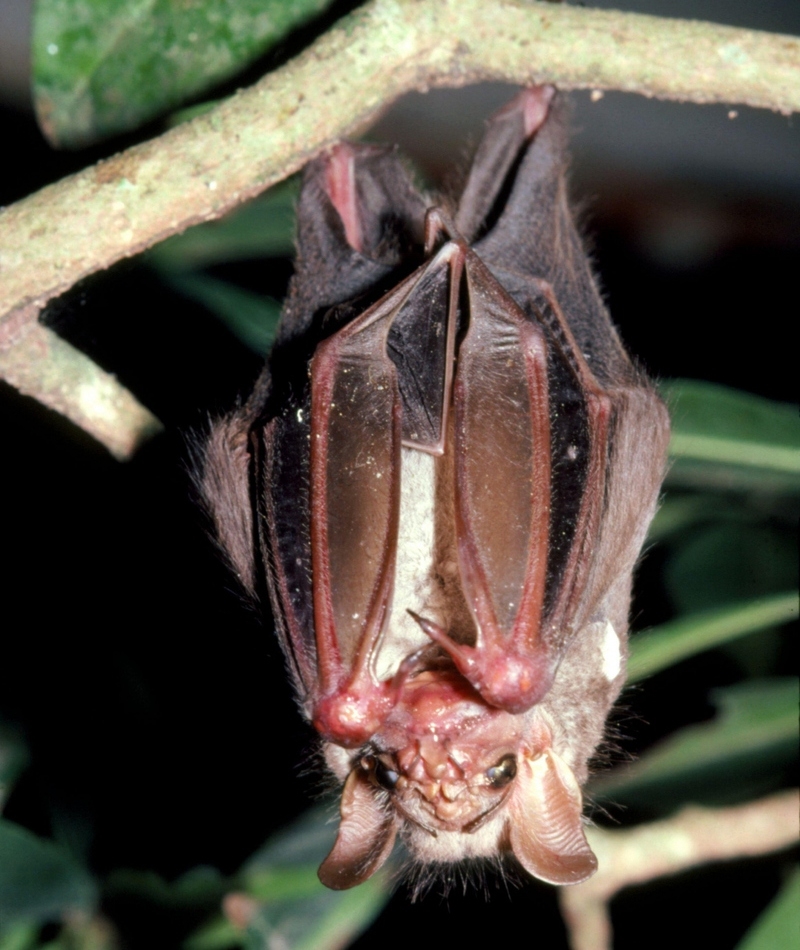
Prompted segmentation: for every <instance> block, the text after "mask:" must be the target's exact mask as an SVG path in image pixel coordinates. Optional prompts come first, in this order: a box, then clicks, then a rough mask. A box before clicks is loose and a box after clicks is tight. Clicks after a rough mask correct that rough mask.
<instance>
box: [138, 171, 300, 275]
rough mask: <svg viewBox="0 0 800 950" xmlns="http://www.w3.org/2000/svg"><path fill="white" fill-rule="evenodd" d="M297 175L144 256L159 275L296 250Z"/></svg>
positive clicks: (282, 255)
mask: <svg viewBox="0 0 800 950" xmlns="http://www.w3.org/2000/svg"><path fill="white" fill-rule="evenodd" d="M297 192H298V185H297V179H290V180H289V181H286V182H281V184H280V185H276V187H274V188H270V189H269V191H268V192H266V194H264V195H262V196H261V197H259V198H256V199H254V200H253V201H249V202H247V204H244V205H242V206H241V207H240V208H237V209H236V210H235V211H233V212H231V214H228V215H226V216H225V217H224V218H220V220H219V221H209V222H208V223H207V224H198V225H197V226H196V227H193V228H190V229H189V230H188V231H185V232H184V233H183V234H179V235H177V237H173V238H169V239H168V240H166V241H163V242H162V243H161V244H159V245H158V246H157V247H155V248H153V249H152V250H151V251H149V252H148V253H147V260H148V261H149V263H151V264H153V265H154V266H155V267H157V268H158V270H159V271H160V272H161V273H162V274H163V273H165V272H169V271H186V270H198V269H200V268H202V267H210V266H211V265H213V264H223V263H228V262H230V261H240V260H257V259H258V258H262V257H291V256H292V255H293V254H294V222H295V213H294V207H295V203H296V201H297Z"/></svg>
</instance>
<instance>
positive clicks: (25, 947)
mask: <svg viewBox="0 0 800 950" xmlns="http://www.w3.org/2000/svg"><path fill="white" fill-rule="evenodd" d="M38 946H39V925H38V924H29V923H23V924H15V925H14V926H13V927H10V928H9V929H8V930H5V931H4V932H3V933H2V934H0V950H35V948H36V947H38Z"/></svg>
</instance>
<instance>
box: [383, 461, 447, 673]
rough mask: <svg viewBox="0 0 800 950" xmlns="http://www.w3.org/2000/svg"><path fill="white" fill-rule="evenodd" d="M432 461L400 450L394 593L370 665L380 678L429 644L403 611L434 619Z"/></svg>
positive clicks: (395, 670) (395, 669) (433, 464)
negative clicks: (374, 661) (376, 655)
mask: <svg viewBox="0 0 800 950" xmlns="http://www.w3.org/2000/svg"><path fill="white" fill-rule="evenodd" d="M435 464H436V459H435V458H434V457H433V456H432V455H429V454H428V453H427V452H419V451H417V450H416V449H406V448H404V449H402V455H401V475H400V527H399V534H398V539H397V560H396V562H395V578H394V597H393V600H392V605H391V611H390V614H389V621H388V623H387V625H386V627H385V628H384V629H385V632H384V637H383V642H382V643H381V646H380V649H379V651H378V657H377V660H376V664H375V672H376V673H377V675H378V678H379V679H380V680H384V679H388V678H389V677H391V676H392V675H393V674H394V673H395V672H397V668H398V666H399V665H400V663H401V662H402V661H403V660H404V659H405V658H406V657H407V656H409V654H411V653H413V652H414V651H415V650H418V649H419V648H420V647H423V646H425V645H426V644H428V643H430V640H429V639H428V637H427V636H426V635H425V634H424V633H423V632H422V630H421V629H420V627H419V625H418V624H417V623H416V622H415V621H414V620H413V619H412V618H411V617H410V616H409V614H408V611H409V610H413V611H415V612H417V613H419V614H421V615H422V616H425V617H429V618H430V619H432V620H435V619H437V618H436V617H435V616H432V614H431V611H430V605H431V603H432V601H433V600H434V597H433V594H434V584H435V581H434V563H433V562H434V500H435V474H436V473H435Z"/></svg>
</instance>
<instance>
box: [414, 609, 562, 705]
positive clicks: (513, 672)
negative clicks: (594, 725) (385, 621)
mask: <svg viewBox="0 0 800 950" xmlns="http://www.w3.org/2000/svg"><path fill="white" fill-rule="evenodd" d="M408 612H409V614H411V616H412V617H413V618H414V620H415V621H416V622H417V623H418V624H419V625H420V627H421V628H422V630H423V631H424V632H425V633H426V634H427V635H428V636H429V637H430V638H431V640H433V641H434V643H438V644H439V646H441V647H442V648H443V649H445V650H446V651H447V653H448V654H449V655H450V657H451V659H452V660H453V662H454V663H455V665H456V668H457V669H458V671H459V673H461V675H462V676H463V677H464V679H466V680H467V681H468V682H469V683H470V685H471V686H472V687H473V688H474V689H475V690H476V691H477V692H478V693H480V695H481V698H482V699H483V700H484V701H485V702H487V703H488V704H489V705H490V706H495V707H496V708H498V709H503V710H505V711H506V712H510V713H514V714H517V713H522V712H526V711H527V710H528V709H530V708H531V706H535V705H536V703H538V702H540V701H541V700H542V699H543V698H544V696H545V695H546V693H547V691H548V690H549V689H550V687H551V685H552V683H553V675H554V670H553V668H552V664H551V663H549V662H548V660H547V657H546V656H544V655H542V654H541V653H540V652H538V651H537V652H532V651H531V652H527V653H525V652H522V651H518V650H515V649H514V648H513V645H505V644H504V645H498V644H497V643H495V642H493V641H491V640H489V639H488V638H487V640H486V641H485V642H482V643H480V642H479V644H478V645H477V646H474V647H471V646H466V645H464V644H462V643H456V642H455V641H454V640H452V639H451V638H450V637H449V636H448V635H447V632H446V631H445V630H444V629H443V628H442V627H440V626H439V625H438V624H436V623H434V622H433V621H431V620H426V619H425V618H424V617H420V615H419V614H416V613H414V611H413V610H409V611H408Z"/></svg>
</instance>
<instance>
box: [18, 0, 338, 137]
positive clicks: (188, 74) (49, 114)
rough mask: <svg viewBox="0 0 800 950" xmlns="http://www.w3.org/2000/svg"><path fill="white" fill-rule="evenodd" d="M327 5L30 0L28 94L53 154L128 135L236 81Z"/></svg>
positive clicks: (277, 0)
mask: <svg viewBox="0 0 800 950" xmlns="http://www.w3.org/2000/svg"><path fill="white" fill-rule="evenodd" d="M329 3H330V0H192V2H190V3H175V2H173V0H102V2H97V3H91V2H87V0H36V5H35V7H34V15H33V53H32V55H33V90H34V100H35V105H36V112H37V115H38V116H39V122H40V124H41V126H42V129H43V131H44V133H45V135H46V136H47V137H48V139H49V140H50V141H51V142H52V143H53V144H54V145H58V146H66V147H70V148H75V147H80V146H83V145H87V144H89V143H91V142H95V141H97V140H99V139H101V138H104V137H106V136H109V135H114V134H117V133H119V132H123V131H126V130H128V129H133V128H136V127H137V126H139V125H141V124H142V123H143V122H147V121H148V120H150V119H153V118H155V117H156V116H158V115H159V114H161V113H163V112H165V111H167V110H169V109H172V108H175V106H177V105H179V104H180V103H182V102H185V101H186V100H187V99H189V98H190V97H193V96H197V95H199V94H201V93H203V92H205V91H206V90H207V89H209V88H210V87H211V86H213V85H214V84H215V83H218V82H220V81H221V80H223V79H227V78H228V77H230V76H233V75H234V74H236V73H237V72H239V71H240V70H241V69H242V68H243V67H244V66H246V65H248V64H249V63H251V62H252V61H253V60H254V59H256V58H257V57H258V56H260V55H261V54H263V53H264V52H266V51H267V50H268V49H270V48H271V47H272V46H274V45H275V44H276V43H277V42H278V41H279V40H281V39H283V38H284V37H285V36H287V35H288V34H289V33H290V32H291V31H292V30H293V29H295V28H296V27H297V26H299V25H301V24H302V23H304V22H306V21H307V20H309V19H310V18H312V17H313V16H315V15H316V14H317V13H319V12H320V11H321V10H323V9H325V7H327V6H328V5H329Z"/></svg>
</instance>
